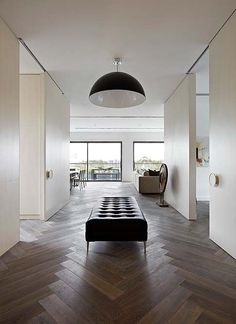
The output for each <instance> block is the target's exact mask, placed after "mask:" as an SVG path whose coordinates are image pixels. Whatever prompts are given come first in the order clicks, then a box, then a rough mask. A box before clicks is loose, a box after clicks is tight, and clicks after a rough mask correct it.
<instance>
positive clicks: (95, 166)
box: [88, 142, 121, 181]
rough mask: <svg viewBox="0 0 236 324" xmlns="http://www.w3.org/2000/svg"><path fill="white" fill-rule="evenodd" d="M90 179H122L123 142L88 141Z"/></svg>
mask: <svg viewBox="0 0 236 324" xmlns="http://www.w3.org/2000/svg"><path fill="white" fill-rule="evenodd" d="M88 176H89V178H88V180H91V181H121V143H120V142H119V143H117V142H113V143H111V142H109V143H108V142H106V143H105V142H104V143H97V142H96V143H95V142H94V143H88Z"/></svg>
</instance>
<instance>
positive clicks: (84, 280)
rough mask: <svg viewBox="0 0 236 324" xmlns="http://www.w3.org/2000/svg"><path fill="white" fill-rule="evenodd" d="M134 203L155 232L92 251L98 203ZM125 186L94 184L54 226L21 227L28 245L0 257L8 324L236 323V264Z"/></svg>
mask: <svg viewBox="0 0 236 324" xmlns="http://www.w3.org/2000/svg"><path fill="white" fill-rule="evenodd" d="M110 195H113V196H126V195H133V196H135V197H136V199H137V201H138V203H139V205H140V207H141V209H142V210H143V212H144V214H145V216H146V219H147V221H148V226H149V239H148V242H147V254H146V256H145V255H144V253H143V244H142V243H136V242H131V243H125V242H123V243H119V242H114V243H109V242H97V243H91V245H90V251H89V254H88V256H87V255H86V243H85V240H84V228H85V221H86V219H87V218H88V216H89V213H90V210H91V208H92V207H93V205H94V204H95V203H96V200H97V198H98V197H99V196H110ZM156 200H157V197H155V196H143V195H139V194H138V193H137V191H136V190H135V189H134V187H133V186H132V185H131V184H128V183H96V184H89V185H88V187H87V188H86V189H85V190H84V191H81V192H79V190H78V189H73V191H72V197H71V202H70V203H69V204H68V205H67V206H66V207H64V208H63V209H62V210H61V211H59V212H58V213H57V214H56V215H55V216H54V217H53V218H52V219H51V220H50V221H48V222H46V223H42V222H41V221H22V233H21V234H22V235H21V236H22V241H21V242H20V243H19V244H17V245H16V246H15V247H14V248H12V249H11V250H10V251H9V252H8V253H6V254H5V255H4V256H3V257H2V258H0V322H1V323H63V324H64V323H65V324H67V323H102V324H105V323H122V324H123V323H131V324H132V323H148V324H149V323H183V324H190V323H236V261H235V260H233V259H232V258H231V257H230V256H228V255H227V254H226V253H225V252H224V251H222V250H221V249H220V248H219V247H218V246H216V245H215V244H214V243H213V242H211V241H210V240H209V239H208V206H207V204H204V203H199V204H198V214H199V218H198V221H197V222H189V221H187V220H185V219H184V218H183V217H182V216H181V215H179V214H178V213H177V212H176V211H175V210H173V209H172V208H162V209H161V208H159V207H158V206H157V205H156V204H155V201H156Z"/></svg>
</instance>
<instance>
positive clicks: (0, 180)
mask: <svg viewBox="0 0 236 324" xmlns="http://www.w3.org/2000/svg"><path fill="white" fill-rule="evenodd" d="M0 44H1V46H0V255H2V254H3V253H4V252H6V251H7V250H8V249H9V248H11V247H12V246H13V245H14V244H15V243H17V242H18V241H19V234H20V233H19V48H18V41H17V39H16V38H15V36H14V35H13V34H12V33H11V31H10V30H9V29H8V27H7V26H6V25H5V24H4V22H3V21H2V20H1V19H0Z"/></svg>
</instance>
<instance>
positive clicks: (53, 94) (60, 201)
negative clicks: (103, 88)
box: [45, 74, 70, 219]
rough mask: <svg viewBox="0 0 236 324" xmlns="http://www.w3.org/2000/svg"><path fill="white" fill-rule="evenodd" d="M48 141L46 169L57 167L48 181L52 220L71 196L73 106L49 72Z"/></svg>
mask: <svg viewBox="0 0 236 324" xmlns="http://www.w3.org/2000/svg"><path fill="white" fill-rule="evenodd" d="M45 141H46V142H45V144H46V170H53V178H52V179H47V180H46V196H45V202H46V212H45V218H46V219H48V218H49V217H51V216H52V215H53V214H55V213H56V212H57V211H58V210H59V209H61V208H62V207H63V206H64V205H65V204H66V203H67V202H68V201H69V198H70V178H69V143H70V106H69V102H68V100H67V99H66V97H65V96H64V95H62V94H61V92H60V91H59V89H58V88H57V87H56V85H55V84H54V83H53V81H52V80H51V79H50V78H49V77H48V76H47V75H46V74H45Z"/></svg>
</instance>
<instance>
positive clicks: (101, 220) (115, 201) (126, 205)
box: [85, 197, 147, 252]
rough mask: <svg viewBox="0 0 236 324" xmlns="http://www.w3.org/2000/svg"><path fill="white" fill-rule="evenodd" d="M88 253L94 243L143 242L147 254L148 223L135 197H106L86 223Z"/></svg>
mask: <svg viewBox="0 0 236 324" xmlns="http://www.w3.org/2000/svg"><path fill="white" fill-rule="evenodd" d="M85 239H86V241H87V251H88V248H89V242H93V241H143V242H144V251H145V252H146V241H147V221H146V219H145V218H144V216H143V213H142V211H141V210H140V208H139V206H138V204H137V202H136V200H135V198H134V197H104V198H102V199H101V200H99V201H98V204H97V206H96V207H95V208H93V209H92V211H91V214H90V217H89V219H88V220H87V222H86V232H85Z"/></svg>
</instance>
